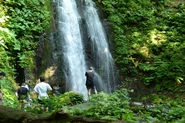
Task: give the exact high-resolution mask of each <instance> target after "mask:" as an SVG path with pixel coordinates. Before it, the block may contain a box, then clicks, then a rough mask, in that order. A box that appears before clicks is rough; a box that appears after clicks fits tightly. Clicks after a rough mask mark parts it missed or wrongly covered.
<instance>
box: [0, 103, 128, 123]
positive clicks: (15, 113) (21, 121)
mask: <svg viewBox="0 0 185 123" xmlns="http://www.w3.org/2000/svg"><path fill="white" fill-rule="evenodd" d="M0 123H129V122H127V121H112V120H103V119H94V118H87V117H83V116H74V115H71V114H68V113H66V112H64V111H60V112H55V113H44V114H34V113H30V112H26V111H23V110H20V109H15V108H11V107H5V106H0Z"/></svg>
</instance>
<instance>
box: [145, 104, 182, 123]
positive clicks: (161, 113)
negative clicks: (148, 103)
mask: <svg viewBox="0 0 185 123" xmlns="http://www.w3.org/2000/svg"><path fill="white" fill-rule="evenodd" d="M147 111H148V112H149V113H150V116H152V117H155V118H157V119H160V121H161V122H162V121H163V122H168V123H169V122H170V123H172V122H177V121H180V120H184V118H185V115H184V112H185V107H184V105H182V104H179V103H178V102H176V101H170V102H168V103H166V104H161V105H157V106H156V107H154V108H149V109H148V110H147Z"/></svg>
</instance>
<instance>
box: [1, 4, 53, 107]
mask: <svg viewBox="0 0 185 123" xmlns="http://www.w3.org/2000/svg"><path fill="white" fill-rule="evenodd" d="M49 3H50V1H45V0H24V1H23V0H16V1H14V0H3V1H2V0H1V1H0V56H1V57H0V71H3V72H5V73H6V79H4V81H3V83H4V84H3V86H4V87H3V88H4V90H3V91H4V92H5V95H6V96H5V100H6V101H5V102H7V104H6V103H5V105H11V103H10V101H11V100H13V99H15V97H14V98H12V97H10V96H9V95H12V94H11V93H13V92H14V91H15V89H16V84H15V79H16V77H17V76H19V74H18V70H20V69H21V70H22V71H23V73H24V69H25V70H27V71H31V70H33V68H34V65H35V63H34V56H35V49H36V48H37V46H38V44H39V39H40V36H41V34H43V33H44V31H45V30H46V29H47V28H49V27H50V26H49V23H50V19H51V17H50V11H49V10H50V8H49ZM21 82H23V81H21ZM13 95H14V94H13Z"/></svg>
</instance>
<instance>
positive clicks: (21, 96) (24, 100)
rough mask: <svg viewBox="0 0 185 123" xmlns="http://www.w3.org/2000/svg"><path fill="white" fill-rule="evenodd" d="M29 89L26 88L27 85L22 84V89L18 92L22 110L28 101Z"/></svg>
mask: <svg viewBox="0 0 185 123" xmlns="http://www.w3.org/2000/svg"><path fill="white" fill-rule="evenodd" d="M28 93H29V89H28V88H27V87H26V84H25V83H22V85H21V87H20V88H18V90H17V96H18V100H19V102H20V103H21V108H23V107H24V108H25V106H26V103H27V100H28Z"/></svg>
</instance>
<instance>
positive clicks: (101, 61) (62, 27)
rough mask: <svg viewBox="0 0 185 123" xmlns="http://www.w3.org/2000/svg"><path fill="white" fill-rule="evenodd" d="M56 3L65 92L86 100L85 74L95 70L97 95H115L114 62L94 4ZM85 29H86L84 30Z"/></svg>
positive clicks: (88, 1) (80, 0)
mask: <svg viewBox="0 0 185 123" xmlns="http://www.w3.org/2000/svg"><path fill="white" fill-rule="evenodd" d="M53 2H54V3H56V5H57V16H58V22H57V25H58V45H60V46H59V47H60V53H61V54H62V59H63V64H64V65H63V66H64V68H62V70H63V71H64V74H65V81H66V91H76V92H79V93H82V94H83V95H84V96H85V98H87V89H86V87H85V79H86V78H85V72H86V70H87V68H88V67H89V66H93V67H94V69H95V71H96V75H97V76H96V82H95V83H96V84H97V87H98V91H105V92H112V91H114V90H115V86H116V84H115V83H116V80H115V76H114V75H115V68H114V62H113V59H112V56H111V54H110V52H109V47H108V44H107V39H106V35H105V33H104V30H103V26H102V24H101V21H100V19H99V17H98V13H97V11H96V8H95V5H94V3H93V1H92V0H54V1H53ZM79 5H80V6H79ZM83 21H85V22H83ZM83 25H85V26H86V29H83V28H82V26H83ZM84 34H86V35H84ZM87 39H88V40H87ZM89 44H90V45H89ZM89 54H90V57H88V55H89Z"/></svg>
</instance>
